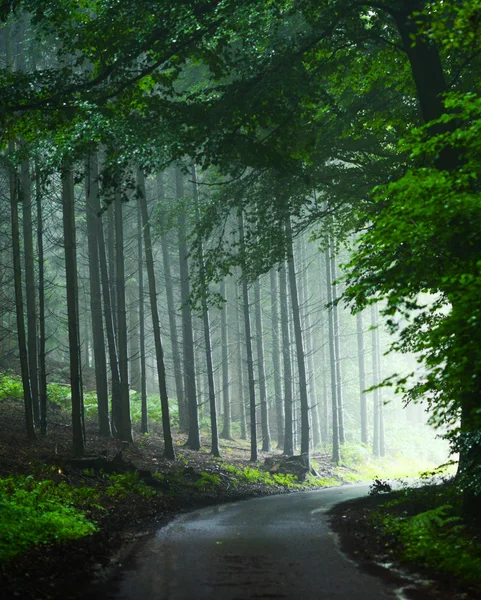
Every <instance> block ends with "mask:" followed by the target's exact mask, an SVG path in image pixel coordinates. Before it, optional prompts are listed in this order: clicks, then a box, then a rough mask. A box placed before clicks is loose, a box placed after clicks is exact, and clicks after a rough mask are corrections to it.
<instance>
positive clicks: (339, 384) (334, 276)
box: [331, 252, 346, 446]
mask: <svg viewBox="0 0 481 600" xmlns="http://www.w3.org/2000/svg"><path fill="white" fill-rule="evenodd" d="M331 271H332V281H331V288H332V302H333V307H332V317H333V324H334V354H335V362H336V394H337V411H338V424H339V443H340V444H341V446H342V445H343V444H344V443H345V441H346V436H345V433H344V402H343V397H342V369H341V340H340V331H339V308H338V305H337V284H336V279H337V268H336V258H335V256H334V253H333V252H331Z"/></svg>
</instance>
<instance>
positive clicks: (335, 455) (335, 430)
mask: <svg viewBox="0 0 481 600" xmlns="http://www.w3.org/2000/svg"><path fill="white" fill-rule="evenodd" d="M325 263H326V287H327V304H328V309H327V310H328V319H329V362H330V366H331V396H332V462H333V463H335V464H338V463H339V462H340V460H341V451H340V447H339V421H338V417H339V413H338V410H337V386H336V379H337V377H336V353H335V342H334V315H333V308H332V278H331V274H332V271H331V241H330V239H328V241H327V247H326V251H325Z"/></svg>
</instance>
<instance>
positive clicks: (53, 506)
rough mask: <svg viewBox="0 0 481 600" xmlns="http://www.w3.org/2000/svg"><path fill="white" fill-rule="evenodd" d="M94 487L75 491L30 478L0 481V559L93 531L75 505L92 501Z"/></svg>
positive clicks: (94, 528)
mask: <svg viewBox="0 0 481 600" xmlns="http://www.w3.org/2000/svg"><path fill="white" fill-rule="evenodd" d="M94 496H95V494H94V493H93V490H91V489H89V488H82V490H81V491H80V490H75V489H73V488H71V487H70V486H68V485H66V484H56V483H54V482H53V481H49V480H46V481H35V480H34V479H33V478H32V477H31V476H29V477H8V478H6V479H1V480H0V560H1V561H6V560H9V559H10V558H13V557H14V556H17V555H18V554H21V553H22V552H25V551H26V550H28V549H29V548H32V547H34V546H37V545H40V544H48V543H50V542H54V541H64V540H72V539H78V538H81V537H84V536H86V535H89V534H91V533H93V532H94V531H95V530H96V526H95V525H94V524H93V523H91V522H90V521H88V520H87V518H86V517H85V514H84V513H83V512H81V511H80V510H78V509H77V508H75V506H74V504H77V503H80V504H81V503H85V502H91V500H92V498H93V497H94Z"/></svg>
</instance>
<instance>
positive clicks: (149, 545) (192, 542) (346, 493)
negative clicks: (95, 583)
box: [107, 484, 396, 600]
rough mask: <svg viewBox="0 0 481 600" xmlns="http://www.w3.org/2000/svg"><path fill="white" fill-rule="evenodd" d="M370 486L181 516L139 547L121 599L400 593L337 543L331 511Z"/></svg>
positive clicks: (353, 598)
mask: <svg viewBox="0 0 481 600" xmlns="http://www.w3.org/2000/svg"><path fill="white" fill-rule="evenodd" d="M368 488H369V486H368V485H367V484H362V485H349V486H343V487H339V488H330V489H325V490H316V491H312V492H300V493H293V494H286V495H279V496H270V497H265V498H256V499H254V500H247V501H242V502H237V503H233V504H224V505H221V506H214V507H210V508H205V509H202V510H198V511H196V512H192V513H189V514H186V515H183V516H181V517H178V518H176V519H175V520H174V521H172V522H171V523H170V524H169V525H168V526H167V527H164V528H163V529H161V530H159V532H158V533H157V534H156V535H155V536H154V537H153V538H151V539H150V540H148V541H147V542H146V543H145V545H144V546H143V547H141V548H140V549H139V551H138V552H137V554H136V555H135V557H134V558H133V560H132V561H129V562H130V563H131V564H130V565H129V566H128V568H127V567H126V568H125V570H124V571H123V573H122V575H121V577H120V579H119V580H118V581H117V589H116V590H115V591H114V590H111V594H112V595H110V594H108V596H107V597H112V598H116V599H118V600H248V599H251V598H288V599H293V600H297V599H298V600H320V599H329V600H331V599H332V600H335V599H339V600H377V599H383V598H386V599H387V598H395V597H396V595H395V592H394V590H393V589H392V588H390V587H388V586H387V585H386V584H384V583H383V582H382V581H381V580H378V579H376V578H374V577H372V576H370V575H368V574H365V573H363V572H362V571H361V570H360V569H359V568H358V567H357V566H356V565H355V564H354V563H353V562H352V561H350V560H349V559H348V558H347V557H346V556H345V555H344V554H343V553H342V552H341V551H340V550H339V548H338V545H337V541H336V537H335V536H334V534H333V533H332V532H331V531H330V529H329V527H328V517H327V514H326V513H327V511H328V510H329V509H330V508H331V507H332V506H333V505H334V504H337V503H339V502H343V501H344V500H349V499H351V498H356V497H359V496H363V495H365V494H366V493H367V492H368Z"/></svg>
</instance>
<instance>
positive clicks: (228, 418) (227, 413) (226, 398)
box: [220, 279, 232, 440]
mask: <svg viewBox="0 0 481 600" xmlns="http://www.w3.org/2000/svg"><path fill="white" fill-rule="evenodd" d="M220 295H221V296H222V297H223V298H225V297H226V285H225V279H223V280H222V281H221V283H220ZM227 306H228V305H227V302H226V303H225V304H224V306H223V307H222V310H221V314H220V338H221V346H222V355H221V356H222V404H223V406H224V415H223V421H222V432H221V434H220V437H221V438H223V439H225V440H231V439H232V410H231V402H230V389H229V336H228V331H227Z"/></svg>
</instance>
